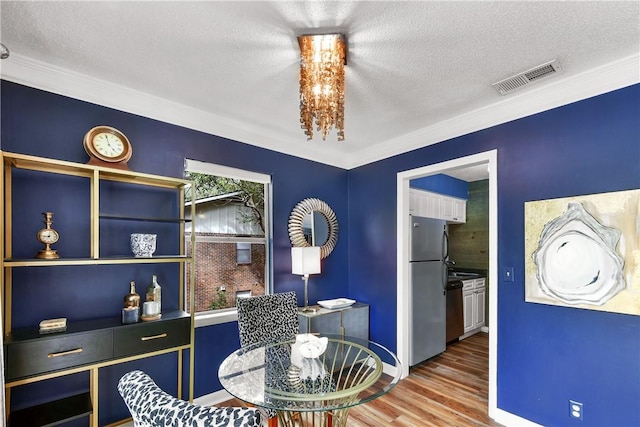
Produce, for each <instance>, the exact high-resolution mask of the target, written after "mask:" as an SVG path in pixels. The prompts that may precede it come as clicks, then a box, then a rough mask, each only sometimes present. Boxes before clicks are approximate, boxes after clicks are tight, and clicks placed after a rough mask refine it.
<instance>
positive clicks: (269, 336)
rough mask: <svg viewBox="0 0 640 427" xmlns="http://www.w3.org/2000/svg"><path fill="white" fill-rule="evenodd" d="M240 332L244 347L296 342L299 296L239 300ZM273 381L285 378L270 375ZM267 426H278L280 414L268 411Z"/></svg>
mask: <svg viewBox="0 0 640 427" xmlns="http://www.w3.org/2000/svg"><path fill="white" fill-rule="evenodd" d="M236 306H237V308H238V332H239V334H240V346H242V347H246V346H248V345H252V344H263V343H269V342H278V341H286V340H293V339H295V338H296V334H297V333H298V330H299V326H300V324H299V321H298V298H297V297H296V293H295V292H293V291H291V292H282V293H277V294H271V295H259V296H255V297H250V298H238V300H237V302H236ZM267 376H268V377H273V378H285V377H286V375H285V374H284V373H282V372H280V373H279V374H277V375H273V376H271V375H267ZM264 411H265V412H266V414H265V416H266V418H267V419H268V421H267V423H268V424H267V425H268V426H269V427H275V426H277V425H278V418H277V414H276V411H274V410H273V409H265V410H264Z"/></svg>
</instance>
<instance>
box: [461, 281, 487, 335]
mask: <svg viewBox="0 0 640 427" xmlns="http://www.w3.org/2000/svg"><path fill="white" fill-rule="evenodd" d="M485 283H486V281H485V278H484V277H480V278H476V279H468V280H463V281H462V305H463V312H464V333H465V334H466V333H468V332H471V331H474V330H476V329H480V328H481V327H483V326H484V324H485V294H486V286H485Z"/></svg>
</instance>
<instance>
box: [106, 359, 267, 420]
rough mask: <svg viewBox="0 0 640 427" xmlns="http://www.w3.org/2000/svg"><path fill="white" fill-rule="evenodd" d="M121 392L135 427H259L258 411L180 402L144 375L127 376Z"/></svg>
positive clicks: (131, 373) (120, 385) (121, 382)
mask: <svg viewBox="0 0 640 427" xmlns="http://www.w3.org/2000/svg"><path fill="white" fill-rule="evenodd" d="M118 392H120V395H121V396H122V399H123V400H124V402H125V403H126V405H127V407H128V408H129V412H131V415H132V416H133V425H134V426H135V427H158V426H163V427H223V426H229V427H258V426H260V425H261V417H260V413H259V412H258V410H257V409H252V408H240V407H220V408H215V407H206V406H200V405H195V404H192V403H189V402H186V401H184V400H180V399H177V398H175V397H173V396H171V395H169V394H167V393H165V392H164V391H162V389H161V388H160V387H158V386H157V385H156V383H155V382H153V380H152V379H151V378H150V377H149V376H148V375H147V374H145V373H144V372H142V371H132V372H129V373H127V374H125V375H124V376H123V377H122V378H120V381H119V382H118Z"/></svg>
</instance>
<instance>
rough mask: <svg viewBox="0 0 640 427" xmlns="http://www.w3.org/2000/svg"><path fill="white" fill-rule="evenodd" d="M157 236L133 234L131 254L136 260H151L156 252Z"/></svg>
mask: <svg viewBox="0 0 640 427" xmlns="http://www.w3.org/2000/svg"><path fill="white" fill-rule="evenodd" d="M156 237H157V234H144V233H133V234H132V235H131V252H133V255H134V256H135V257H136V258H151V256H152V255H153V253H154V252H155V251H156Z"/></svg>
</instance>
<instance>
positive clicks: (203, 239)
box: [185, 160, 271, 326]
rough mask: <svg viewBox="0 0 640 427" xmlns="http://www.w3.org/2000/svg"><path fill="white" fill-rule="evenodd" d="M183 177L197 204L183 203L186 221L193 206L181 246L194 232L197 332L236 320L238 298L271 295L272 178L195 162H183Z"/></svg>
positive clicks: (188, 240)
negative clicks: (191, 183) (191, 187)
mask: <svg viewBox="0 0 640 427" xmlns="http://www.w3.org/2000/svg"><path fill="white" fill-rule="evenodd" d="M185 177H186V178H187V179H190V180H192V181H194V182H195V183H196V200H186V201H185V202H186V206H187V208H188V209H187V212H188V214H187V217H189V213H190V210H191V204H192V203H195V215H196V218H195V221H194V222H193V223H191V222H188V223H187V224H186V225H185V237H186V239H185V241H186V242H187V245H190V244H191V233H192V232H193V233H194V240H195V277H194V283H195V285H194V287H195V303H194V309H195V312H196V313H195V314H196V326H201V325H204V324H212V323H219V322H221V321H229V320H234V319H235V318H234V317H233V316H235V315H236V314H235V307H236V299H237V298H242V297H247V296H255V295H264V294H265V293H268V292H269V290H270V289H271V273H270V272H271V268H270V266H271V260H270V253H271V251H270V248H269V242H270V238H269V236H270V230H271V218H270V217H271V208H270V192H271V188H270V180H271V178H270V177H269V176H268V175H262V174H257V173H253V172H248V171H244V170H240V169H234V168H229V167H226V166H220V165H214V164H211V163H203V162H198V161H195V160H186V162H185ZM192 224H195V230H192ZM187 249H189V248H187ZM186 280H187V289H188V288H189V285H190V283H191V280H190V278H189V277H187V278H186ZM186 309H187V311H189V310H191V307H188V301H187V307H186ZM230 316H231V317H230Z"/></svg>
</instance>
